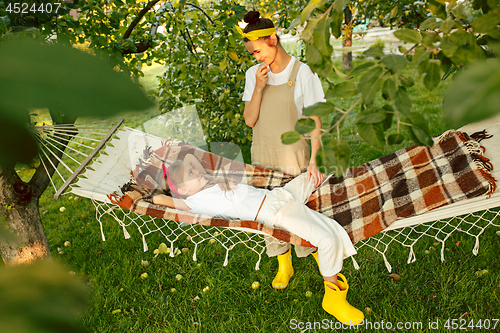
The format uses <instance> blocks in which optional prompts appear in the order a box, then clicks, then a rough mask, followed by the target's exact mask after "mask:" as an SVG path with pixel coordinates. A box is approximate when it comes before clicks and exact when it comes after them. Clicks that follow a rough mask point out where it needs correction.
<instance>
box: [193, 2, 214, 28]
mask: <svg viewBox="0 0 500 333" xmlns="http://www.w3.org/2000/svg"><path fill="white" fill-rule="evenodd" d="M186 5H190V6H192V7H194V8H196V9H198V10H199V11H201V12H202V13H203V14H204V15H205V16H206V17H207V18H208V20H209V21H210V23H212V25H215V22H214V21H213V20H212V18H211V17H210V16H208V14H207V13H206V12H205V11H204V10H203V8H201V7H200V6H198V5H195V4H192V3H190V2H186Z"/></svg>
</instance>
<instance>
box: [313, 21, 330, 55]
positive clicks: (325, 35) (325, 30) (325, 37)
mask: <svg viewBox="0 0 500 333" xmlns="http://www.w3.org/2000/svg"><path fill="white" fill-rule="evenodd" d="M331 20H332V19H331V18H329V17H328V18H327V17H326V15H325V16H323V18H322V19H320V20H319V22H318V23H317V24H316V27H314V35H313V43H314V45H315V46H316V47H317V48H318V50H319V52H320V53H321V54H322V55H323V56H325V57H330V56H331V55H332V52H333V48H332V46H331V45H330V22H331Z"/></svg>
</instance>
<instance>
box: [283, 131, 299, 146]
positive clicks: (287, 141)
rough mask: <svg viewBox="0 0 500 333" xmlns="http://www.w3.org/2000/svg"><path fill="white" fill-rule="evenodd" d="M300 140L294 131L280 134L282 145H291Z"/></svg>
mask: <svg viewBox="0 0 500 333" xmlns="http://www.w3.org/2000/svg"><path fill="white" fill-rule="evenodd" d="M299 140H300V133H299V132H296V131H290V132H285V133H283V134H281V142H282V143H283V144H284V145H291V144H292V143H295V142H297V141H299Z"/></svg>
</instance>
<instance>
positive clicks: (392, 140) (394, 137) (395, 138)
mask: <svg viewBox="0 0 500 333" xmlns="http://www.w3.org/2000/svg"><path fill="white" fill-rule="evenodd" d="M404 140H405V137H404V135H403V134H401V133H391V134H389V135H388V136H387V143H388V144H390V145H397V144H400V143H401V142H403V141H404Z"/></svg>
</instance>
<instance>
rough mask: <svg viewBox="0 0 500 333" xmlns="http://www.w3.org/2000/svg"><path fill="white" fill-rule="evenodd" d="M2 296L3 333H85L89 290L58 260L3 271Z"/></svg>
mask: <svg viewBox="0 0 500 333" xmlns="http://www.w3.org/2000/svg"><path fill="white" fill-rule="evenodd" d="M1 225H2V228H3V223H1ZM2 241H3V239H2ZM0 294H1V295H2V297H1V298H0V308H1V309H2V311H1V312H0V322H1V323H2V331H3V332H16V333H27V332H30V333H43V332H72V333H83V332H85V331H86V329H83V328H82V325H81V323H80V320H79V318H80V316H81V315H83V313H84V312H85V310H86V307H87V305H88V298H89V290H88V288H87V286H86V285H85V284H84V283H83V282H82V281H80V280H79V279H78V278H76V277H73V276H70V275H69V274H68V268H67V267H63V265H60V264H58V263H56V261H55V260H48V259H45V260H39V261H35V262H33V263H32V264H29V265H19V266H12V267H8V268H7V267H1V268H0Z"/></svg>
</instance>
